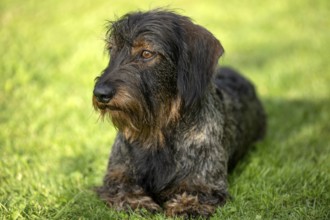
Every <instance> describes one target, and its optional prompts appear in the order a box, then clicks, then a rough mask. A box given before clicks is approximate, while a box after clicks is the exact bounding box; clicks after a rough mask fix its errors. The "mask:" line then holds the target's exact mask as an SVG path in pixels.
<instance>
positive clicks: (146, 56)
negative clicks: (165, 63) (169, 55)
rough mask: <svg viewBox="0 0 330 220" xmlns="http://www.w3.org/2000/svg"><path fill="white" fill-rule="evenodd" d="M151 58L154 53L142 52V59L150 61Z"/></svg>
mask: <svg viewBox="0 0 330 220" xmlns="http://www.w3.org/2000/svg"><path fill="white" fill-rule="evenodd" d="M153 56H154V53H153V52H151V51H149V50H144V51H142V53H141V57H142V58H143V59H150V58H151V57H153Z"/></svg>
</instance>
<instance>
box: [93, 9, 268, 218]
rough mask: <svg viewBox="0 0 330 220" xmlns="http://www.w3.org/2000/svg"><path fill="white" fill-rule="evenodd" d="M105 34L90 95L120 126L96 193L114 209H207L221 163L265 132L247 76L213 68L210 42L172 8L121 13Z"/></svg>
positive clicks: (218, 186)
mask: <svg viewBox="0 0 330 220" xmlns="http://www.w3.org/2000/svg"><path fill="white" fill-rule="evenodd" d="M107 40H108V47H109V48H110V54H111V60H110V63H109V65H108V67H107V68H106V69H105V70H104V72H103V74H102V75H101V76H100V77H98V78H97V82H96V84H95V88H94V97H93V103H94V106H95V108H96V109H99V110H100V111H101V114H102V115H105V114H109V115H110V117H111V119H112V121H113V123H114V125H115V126H116V127H117V128H118V130H119V132H118V135H117V137H116V140H115V143H114V145H113V147H112V152H111V156H110V160H109V164H108V170H107V174H106V176H105V178H104V184H103V186H102V187H100V188H99V189H98V193H99V195H100V196H101V197H102V199H104V200H105V201H106V202H107V203H108V204H109V205H110V206H112V207H114V208H116V209H119V210H122V209H127V208H132V209H136V208H146V209H148V210H150V211H157V210H160V209H161V208H163V209H164V210H165V212H166V214H168V215H170V216H174V215H188V216H190V215H203V216H209V215H210V214H212V213H213V212H214V211H215V207H216V206H217V205H221V204H223V203H224V202H225V201H226V198H227V197H228V193H227V170H228V167H229V166H232V165H234V164H235V163H236V161H237V160H238V159H239V158H240V157H241V156H242V155H244V153H245V152H246V150H247V149H248V147H249V146H250V145H251V144H252V143H253V142H255V141H256V140H258V139H259V138H261V137H262V136H263V135H264V132H265V124H266V122H265V114H264V111H263V108H262V106H261V104H260V102H259V100H258V99H257V97H256V94H255V91H254V88H253V86H252V84H251V83H249V82H248V81H247V80H246V79H244V78H243V77H241V76H240V75H238V74H237V73H236V72H235V71H233V70H231V69H229V68H219V69H217V68H216V66H217V61H218V58H219V57H220V55H221V54H222V53H223V48H222V46H221V44H220V43H219V41H218V40H216V39H215V38H214V37H213V35H212V34H211V33H210V32H208V31H207V30H206V29H204V28H202V27H201V26H198V25H195V24H193V23H192V22H191V21H190V20H189V19H188V18H186V17H183V16H180V15H177V14H175V13H172V12H168V11H161V10H154V11H150V12H145V13H141V12H138V13H134V14H128V15H126V16H124V17H122V18H121V19H119V20H118V21H116V22H113V23H112V25H111V27H110V29H109V31H108V35H107Z"/></svg>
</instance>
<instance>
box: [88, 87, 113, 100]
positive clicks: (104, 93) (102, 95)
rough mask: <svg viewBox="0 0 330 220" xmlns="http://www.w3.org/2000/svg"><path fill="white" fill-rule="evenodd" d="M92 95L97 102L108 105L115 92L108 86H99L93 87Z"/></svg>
mask: <svg viewBox="0 0 330 220" xmlns="http://www.w3.org/2000/svg"><path fill="white" fill-rule="evenodd" d="M93 93H94V96H95V97H96V99H97V101H99V102H102V103H108V102H110V100H111V99H112V97H113V96H114V95H115V93H116V91H115V89H114V88H113V87H112V86H110V85H105V84H99V85H96V86H95V88H94V91H93Z"/></svg>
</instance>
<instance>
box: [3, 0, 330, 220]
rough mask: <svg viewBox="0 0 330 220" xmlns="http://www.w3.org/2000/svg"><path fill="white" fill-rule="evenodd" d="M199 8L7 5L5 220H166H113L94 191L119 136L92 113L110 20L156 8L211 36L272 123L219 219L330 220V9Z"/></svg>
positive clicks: (305, 5) (17, 0) (314, 1)
mask: <svg viewBox="0 0 330 220" xmlns="http://www.w3.org/2000/svg"><path fill="white" fill-rule="evenodd" d="M196 2H197V1H189V0H182V1H167V2H166V1H165V2H163V3H159V1H144V0H140V1H128V0H122V1H115V0H107V1H106V0H93V1H67V0H48V1H37V0H35V1H33V0H28V1H21V0H1V1H0V54H1V58H0V59H1V60H0V219H128V218H130V219H144V218H146V219H165V217H164V216H163V215H162V214H158V215H156V216H152V215H151V214H148V213H145V212H142V213H132V214H131V215H130V216H129V215H127V214H126V213H117V212H114V211H112V210H110V209H109V208H107V207H106V206H105V205H104V204H103V202H101V201H100V200H99V199H98V198H97V197H96V196H95V195H94V193H93V192H92V190H91V188H92V187H93V186H95V185H98V184H100V183H101V181H102V177H103V174H104V171H105V168H106V164H107V158H108V154H109V150H110V149H109V147H110V146H111V143H112V141H113V138H114V136H115V129H114V128H112V126H111V124H110V123H107V121H105V122H102V120H99V117H98V115H97V113H95V112H94V110H93V108H92V105H91V94H92V89H93V83H94V78H95V77H96V76H97V75H98V74H99V73H100V72H101V70H102V68H104V67H105V65H106V63H107V56H106V55H105V53H104V52H103V49H104V46H103V43H104V42H103V37H104V31H105V29H104V27H105V23H106V22H105V21H106V20H109V19H110V20H111V19H114V17H115V16H116V15H117V16H120V15H122V14H124V13H126V12H128V11H131V10H136V9H150V8H154V7H159V6H169V7H170V8H175V9H177V11H178V12H180V13H182V14H185V15H187V16H190V17H192V18H193V19H194V20H195V22H197V23H199V24H201V25H203V26H205V27H207V28H208V29H209V30H210V31H211V32H213V33H214V34H215V35H216V36H217V38H219V39H220V40H221V42H222V44H223V45H224V47H225V50H226V54H225V56H224V57H223V58H222V59H221V60H220V63H221V64H227V65H232V66H234V67H236V68H237V69H239V70H241V71H242V72H243V73H244V74H245V76H247V77H248V78H250V79H251V80H252V81H254V82H255V84H256V85H257V88H258V91H259V94H260V96H261V98H262V100H263V102H264V104H265V107H266V109H267V112H268V117H269V130H268V135H267V137H266V139H265V140H264V141H262V142H260V143H259V144H257V145H256V147H255V149H254V150H253V151H251V152H250V153H249V154H248V155H247V157H246V158H245V159H244V160H243V161H242V162H241V163H240V164H239V165H238V167H237V169H236V170H235V171H234V172H233V173H232V174H231V175H230V177H229V183H230V193H231V194H232V195H233V197H234V200H233V201H230V202H229V203H227V204H226V205H225V206H224V207H222V208H219V209H218V210H217V213H216V215H215V216H214V217H213V219H299V220H300V219H329V218H330V211H329V210H330V28H329V27H330V3H329V1H328V0H323V1H322V0H310V1H308V0H297V1H295V0H292V1H291V0H290V1H289V0H278V1H262V0H260V1H257V0H251V1H242V0H231V1H218V0H213V1H206V0H205V1H199V2H200V3H196Z"/></svg>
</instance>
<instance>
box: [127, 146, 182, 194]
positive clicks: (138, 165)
mask: <svg viewBox="0 0 330 220" xmlns="http://www.w3.org/2000/svg"><path fill="white" fill-rule="evenodd" d="M130 156H131V165H132V166H133V170H134V175H135V178H136V180H137V183H138V184H139V185H140V186H142V187H143V188H144V189H145V191H146V192H148V193H150V194H157V193H159V192H160V191H162V190H163V189H164V188H166V186H168V185H169V184H170V183H171V182H172V181H173V179H174V178H175V175H176V174H175V170H176V166H175V162H174V157H173V151H172V150H171V148H169V147H164V148H162V149H158V150H145V149H141V148H140V147H139V146H131V147H130Z"/></svg>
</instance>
